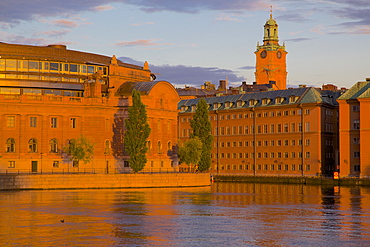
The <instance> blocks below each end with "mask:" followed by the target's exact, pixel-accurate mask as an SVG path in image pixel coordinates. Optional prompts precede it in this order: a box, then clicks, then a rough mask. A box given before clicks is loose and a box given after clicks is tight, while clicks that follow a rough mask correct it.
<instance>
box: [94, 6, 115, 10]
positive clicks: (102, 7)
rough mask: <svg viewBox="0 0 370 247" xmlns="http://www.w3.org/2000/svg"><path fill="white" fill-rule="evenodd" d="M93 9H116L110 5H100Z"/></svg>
mask: <svg viewBox="0 0 370 247" xmlns="http://www.w3.org/2000/svg"><path fill="white" fill-rule="evenodd" d="M92 9H93V10H96V11H106V10H111V9H114V8H113V7H112V6H110V5H100V6H96V7H93V8H92Z"/></svg>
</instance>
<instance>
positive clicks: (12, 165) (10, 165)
mask: <svg viewBox="0 0 370 247" xmlns="http://www.w3.org/2000/svg"><path fill="white" fill-rule="evenodd" d="M8 168H15V160H9V161H8ZM53 168H59V161H58V160H54V161H53Z"/></svg>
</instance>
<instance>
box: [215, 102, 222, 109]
mask: <svg viewBox="0 0 370 247" xmlns="http://www.w3.org/2000/svg"><path fill="white" fill-rule="evenodd" d="M220 106H221V104H220V103H213V109H218V108H220Z"/></svg>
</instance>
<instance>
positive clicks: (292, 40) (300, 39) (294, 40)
mask: <svg viewBox="0 0 370 247" xmlns="http://www.w3.org/2000/svg"><path fill="white" fill-rule="evenodd" d="M308 40H312V39H311V38H296V39H286V40H284V42H302V41H308Z"/></svg>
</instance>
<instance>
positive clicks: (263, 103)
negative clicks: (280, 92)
mask: <svg viewBox="0 0 370 247" xmlns="http://www.w3.org/2000/svg"><path fill="white" fill-rule="evenodd" d="M269 103H270V99H268V98H265V99H262V105H268V104H269Z"/></svg>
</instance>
